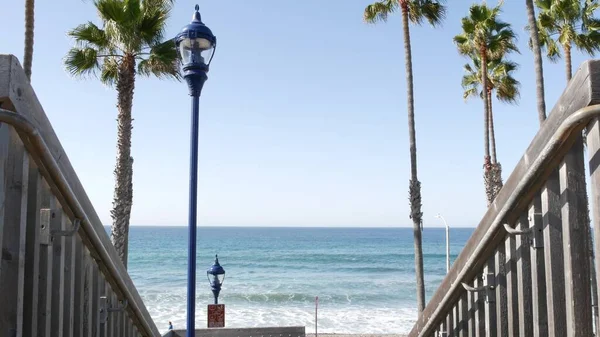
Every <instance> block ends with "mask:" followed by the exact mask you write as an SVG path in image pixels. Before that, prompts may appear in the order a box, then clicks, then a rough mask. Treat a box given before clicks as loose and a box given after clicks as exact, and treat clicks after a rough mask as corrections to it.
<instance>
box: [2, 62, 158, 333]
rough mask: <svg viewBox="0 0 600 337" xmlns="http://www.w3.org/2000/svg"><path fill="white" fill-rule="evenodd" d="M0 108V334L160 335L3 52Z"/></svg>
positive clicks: (47, 125)
mask: <svg viewBox="0 0 600 337" xmlns="http://www.w3.org/2000/svg"><path fill="white" fill-rule="evenodd" d="M61 94H63V93H61ZM64 95H65V99H68V93H65V94H64ZM0 103H1V106H0V165H1V166H2V170H1V171H0V205H1V208H0V248H1V251H2V259H1V265H0V266H1V267H0V336H2V337H4V336H9V337H13V336H17V337H30V336H36V337H42V336H68V337H79V336H83V337H92V336H93V337H96V336H102V337H104V336H126V337H136V336H159V335H160V334H159V332H158V329H157V328H156V326H155V324H154V322H153V321H152V319H151V318H150V315H149V313H148V311H147V309H146V307H145V306H144V303H143V302H142V300H141V298H140V296H139V294H138V292H137V290H136V288H135V287H134V285H133V282H132V281H131V279H130V278H129V275H128V274H127V271H126V269H125V267H124V266H123V264H122V263H121V261H120V260H119V258H118V256H117V252H116V251H115V249H114V247H113V246H112V244H111V242H110V239H109V237H108V235H107V234H106V231H105V229H104V227H103V226H102V223H101V221H100V219H99V218H98V215H97V214H96V212H95V211H94V208H93V207H92V204H91V202H90V200H89V199H88V197H87V195H86V193H85V191H84V189H83V187H82V185H81V183H80V182H79V179H78V178H77V175H76V174H75V171H74V170H73V167H72V166H71V164H70V162H69V159H68V158H67V155H66V154H65V152H64V150H63V148H62V146H61V145H60V142H59V140H58V138H57V136H56V134H55V133H54V130H53V129H52V126H51V125H50V122H49V121H48V118H47V116H46V115H45V113H44V111H43V109H42V106H41V105H40V103H39V101H38V100H37V97H36V96H35V93H34V91H33V89H32V88H31V86H30V85H29V84H28V81H26V79H25V74H24V72H23V69H22V68H21V66H20V64H19V62H18V61H17V59H16V58H15V57H14V56H11V55H0Z"/></svg>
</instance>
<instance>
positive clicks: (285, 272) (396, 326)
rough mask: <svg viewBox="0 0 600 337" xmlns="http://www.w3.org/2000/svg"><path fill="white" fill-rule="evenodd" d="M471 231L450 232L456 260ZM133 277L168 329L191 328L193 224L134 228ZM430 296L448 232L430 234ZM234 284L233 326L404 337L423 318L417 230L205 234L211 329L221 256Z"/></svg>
mask: <svg viewBox="0 0 600 337" xmlns="http://www.w3.org/2000/svg"><path fill="white" fill-rule="evenodd" d="M472 231H473V229H470V228H469V229H451V233H450V238H451V256H452V259H454V258H455V257H456V255H457V254H458V253H459V252H460V250H461V249H462V247H463V245H464V244H465V242H466V240H467V239H468V237H469V236H470V235H471V233H472ZM129 249H130V253H129V259H130V260H129V272H130V275H131V278H132V279H133V281H134V283H135V285H136V287H137V288H138V291H139V292H140V295H141V296H142V298H143V300H144V302H145V303H146V306H147V307H148V309H149V311H150V314H151V315H152V317H153V319H154V320H155V322H156V323H157V325H158V326H159V329H160V330H161V332H163V331H165V330H166V327H167V323H168V321H172V322H173V324H174V325H175V328H185V317H186V313H185V308H186V282H187V228H186V227H132V228H131V233H130V246H129ZM423 252H424V266H425V283H426V290H427V298H430V297H431V296H432V295H433V292H434V291H435V289H436V288H437V286H438V285H439V283H440V282H441V280H442V279H443V277H444V275H445V273H446V264H445V256H446V255H445V232H444V229H442V228H426V229H425V230H424V232H423ZM216 253H218V254H219V261H220V262H221V265H222V266H223V267H224V268H225V271H226V277H225V282H224V284H223V289H222V291H221V295H220V297H219V302H220V303H224V304H225V306H226V319H225V324H226V326H227V327H252V326H274V325H304V326H306V329H307V331H309V332H310V331H314V324H315V319H314V314H315V313H314V310H315V296H319V314H318V328H319V331H320V332H324V333H325V332H336V333H406V332H408V331H409V330H410V328H411V327H412V324H413V322H414V320H415V318H416V309H415V308H416V295H415V281H414V280H415V275H414V255H413V254H414V250H413V236H412V229H410V228H232V227H222V228H218V227H208V228H206V227H199V228H198V277H197V299H196V303H197V309H196V312H197V319H196V326H197V327H206V305H207V304H208V303H212V293H211V291H210V287H209V285H208V281H207V279H206V269H207V268H208V267H209V266H210V265H211V264H212V263H213V261H214V255H215V254H216Z"/></svg>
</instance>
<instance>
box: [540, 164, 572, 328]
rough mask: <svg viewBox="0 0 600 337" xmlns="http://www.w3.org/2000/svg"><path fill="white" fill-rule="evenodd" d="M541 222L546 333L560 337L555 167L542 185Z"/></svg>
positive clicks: (561, 281) (561, 278) (559, 247)
mask: <svg viewBox="0 0 600 337" xmlns="http://www.w3.org/2000/svg"><path fill="white" fill-rule="evenodd" d="M541 199H542V217H543V218H542V221H543V223H544V254H545V256H544V257H545V259H544V260H545V263H546V265H545V269H546V304H547V312H548V336H549V337H564V336H566V335H567V331H566V323H567V321H566V307H565V274H564V254H563V235H562V221H561V205H560V186H559V179H558V170H555V171H554V172H553V173H552V174H551V175H550V177H549V178H548V180H547V181H546V185H545V186H544V188H542V195H541Z"/></svg>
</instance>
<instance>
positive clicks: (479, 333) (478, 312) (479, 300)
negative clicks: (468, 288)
mask: <svg viewBox="0 0 600 337" xmlns="http://www.w3.org/2000/svg"><path fill="white" fill-rule="evenodd" d="M474 282H475V283H474V284H475V288H480V287H483V286H484V282H483V274H479V275H477V277H476V278H475V281H474ZM486 300H487V299H486V293H485V292H477V293H475V301H476V302H475V305H476V308H475V337H485V335H486V333H485V322H486V321H485V307H486V306H485V302H486Z"/></svg>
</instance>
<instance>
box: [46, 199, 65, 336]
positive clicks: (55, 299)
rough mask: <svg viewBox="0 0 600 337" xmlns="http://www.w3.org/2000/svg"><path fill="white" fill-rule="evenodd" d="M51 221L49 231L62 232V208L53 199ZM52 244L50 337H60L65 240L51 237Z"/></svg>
mask: <svg viewBox="0 0 600 337" xmlns="http://www.w3.org/2000/svg"><path fill="white" fill-rule="evenodd" d="M50 209H51V212H52V213H51V219H50V231H51V233H52V232H54V231H64V230H65V228H64V221H63V213H62V208H60V205H59V204H58V201H57V200H56V198H55V197H52V198H51V199H50ZM51 240H52V241H51V244H52V254H53V256H52V320H51V324H50V326H51V331H50V336H52V337H62V336H63V335H64V331H63V323H64V317H63V314H64V300H65V283H64V274H65V255H64V246H65V238H64V237H63V236H54V235H51Z"/></svg>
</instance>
